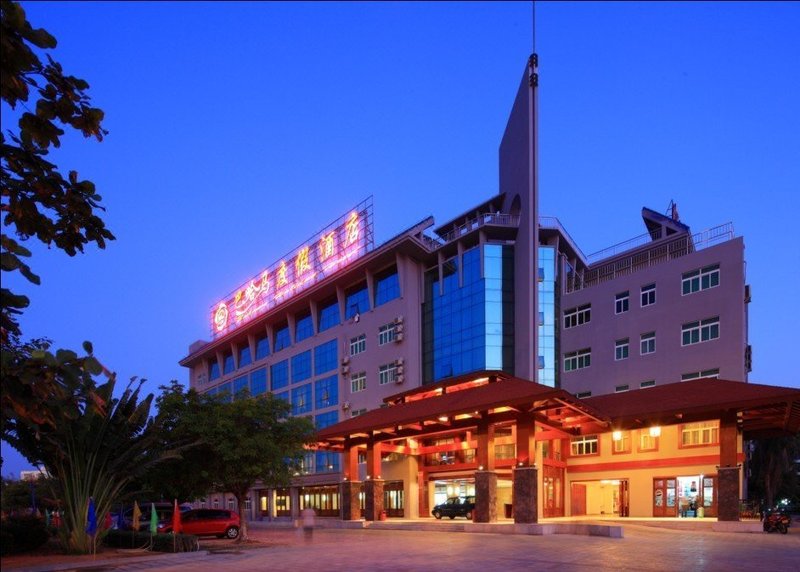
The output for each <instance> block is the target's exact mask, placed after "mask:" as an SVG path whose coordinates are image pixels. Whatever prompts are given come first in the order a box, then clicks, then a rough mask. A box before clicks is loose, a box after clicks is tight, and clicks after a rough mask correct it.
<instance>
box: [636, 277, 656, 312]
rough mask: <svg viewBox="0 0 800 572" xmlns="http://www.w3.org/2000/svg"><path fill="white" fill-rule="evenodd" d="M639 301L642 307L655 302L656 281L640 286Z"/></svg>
mask: <svg viewBox="0 0 800 572" xmlns="http://www.w3.org/2000/svg"><path fill="white" fill-rule="evenodd" d="M639 303H640V305H641V307H642V308H645V307H646V306H653V305H654V304H655V303H656V283H655V282H653V283H652V284H647V285H645V286H642V289H641V296H640V299H639Z"/></svg>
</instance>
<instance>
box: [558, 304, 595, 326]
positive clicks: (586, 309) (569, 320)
mask: <svg viewBox="0 0 800 572" xmlns="http://www.w3.org/2000/svg"><path fill="white" fill-rule="evenodd" d="M591 321H592V305H591V304H584V305H582V306H578V307H576V308H571V309H569V310H564V329H565V330H568V329H569V328H576V327H578V326H582V325H583V324H588V323H589V322H591Z"/></svg>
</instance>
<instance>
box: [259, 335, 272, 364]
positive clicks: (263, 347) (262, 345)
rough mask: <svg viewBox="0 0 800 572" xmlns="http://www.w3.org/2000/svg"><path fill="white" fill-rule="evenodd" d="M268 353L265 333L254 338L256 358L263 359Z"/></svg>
mask: <svg viewBox="0 0 800 572" xmlns="http://www.w3.org/2000/svg"><path fill="white" fill-rule="evenodd" d="M268 355H269V338H268V337H267V334H264V335H263V336H261V337H259V338H258V339H256V360H260V359H264V358H265V357H267V356H268Z"/></svg>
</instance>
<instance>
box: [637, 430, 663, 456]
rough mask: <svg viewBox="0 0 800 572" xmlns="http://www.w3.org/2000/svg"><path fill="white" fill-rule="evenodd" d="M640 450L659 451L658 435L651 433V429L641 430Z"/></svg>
mask: <svg viewBox="0 0 800 572" xmlns="http://www.w3.org/2000/svg"><path fill="white" fill-rule="evenodd" d="M639 450H640V451H645V452H646V451H658V436H656V435H651V434H650V431H649V430H647V431H641V430H640V431H639Z"/></svg>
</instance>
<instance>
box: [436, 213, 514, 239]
mask: <svg viewBox="0 0 800 572" xmlns="http://www.w3.org/2000/svg"><path fill="white" fill-rule="evenodd" d="M484 226H502V227H518V226H519V215H512V214H504V213H486V214H482V215H480V216H477V217H475V218H473V219H470V220H468V221H467V222H465V223H464V224H462V225H460V226H457V227H455V228H453V229H452V230H450V231H448V232H447V233H445V234H443V235H442V241H443V242H444V244H447V243H449V242H452V241H454V240H456V239H458V238H461V237H462V236H464V235H466V234H469V233H470V232H472V231H473V230H476V229H478V228H481V227H484Z"/></svg>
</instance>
